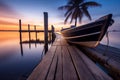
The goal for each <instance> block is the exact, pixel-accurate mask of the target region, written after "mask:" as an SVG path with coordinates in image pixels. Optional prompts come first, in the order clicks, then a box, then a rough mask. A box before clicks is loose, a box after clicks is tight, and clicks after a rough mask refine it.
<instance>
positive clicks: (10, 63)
mask: <svg viewBox="0 0 120 80" xmlns="http://www.w3.org/2000/svg"><path fill="white" fill-rule="evenodd" d="M39 34H40V33H39ZM0 35H4V36H0V80H21V79H26V78H27V77H28V76H29V75H30V73H31V72H32V70H33V69H34V68H35V67H36V66H37V64H39V63H40V61H41V59H42V57H43V56H44V53H43V50H44V44H43V43H41V44H36V45H35V44H31V47H29V46H30V45H29V44H21V45H20V40H19V33H17V32H0ZM22 35H24V36H23V37H24V39H23V40H27V39H28V37H27V36H26V37H25V35H27V34H22ZM32 39H34V37H32ZM38 39H40V40H42V39H43V35H41V36H39V37H38ZM21 46H22V47H21ZM49 47H50V45H49ZM21 50H22V51H21Z"/></svg>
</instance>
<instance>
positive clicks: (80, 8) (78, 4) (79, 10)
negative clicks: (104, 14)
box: [58, 0, 101, 26]
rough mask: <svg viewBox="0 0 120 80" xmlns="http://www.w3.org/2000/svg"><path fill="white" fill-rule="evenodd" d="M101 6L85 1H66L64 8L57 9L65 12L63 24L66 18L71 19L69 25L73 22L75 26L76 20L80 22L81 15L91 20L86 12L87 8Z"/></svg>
mask: <svg viewBox="0 0 120 80" xmlns="http://www.w3.org/2000/svg"><path fill="white" fill-rule="evenodd" d="M97 6H101V4H99V3H97V2H94V1H86V0H68V3H67V4H66V5H64V6H61V7H59V8H58V9H59V10H66V13H65V14H64V16H65V17H66V19H65V21H64V23H65V24H66V23H67V20H68V18H71V20H70V23H72V22H73V20H75V26H76V25H77V20H78V19H79V22H81V20H82V18H83V15H85V16H87V17H88V19H89V20H91V16H90V14H89V12H88V8H89V7H97Z"/></svg>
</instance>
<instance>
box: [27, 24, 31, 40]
mask: <svg viewBox="0 0 120 80" xmlns="http://www.w3.org/2000/svg"><path fill="white" fill-rule="evenodd" d="M28 32H29V41H30V40H31V35H30V25H29V24H28Z"/></svg>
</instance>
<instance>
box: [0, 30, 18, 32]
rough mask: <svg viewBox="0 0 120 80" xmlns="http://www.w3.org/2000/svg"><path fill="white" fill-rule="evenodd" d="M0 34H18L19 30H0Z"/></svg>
mask: <svg viewBox="0 0 120 80" xmlns="http://www.w3.org/2000/svg"><path fill="white" fill-rule="evenodd" d="M0 32H19V30H0Z"/></svg>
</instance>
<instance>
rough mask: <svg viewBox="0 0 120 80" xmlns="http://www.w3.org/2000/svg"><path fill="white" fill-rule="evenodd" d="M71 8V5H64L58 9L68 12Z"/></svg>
mask: <svg viewBox="0 0 120 80" xmlns="http://www.w3.org/2000/svg"><path fill="white" fill-rule="evenodd" d="M70 7H71V6H69V5H64V6H60V7H58V10H68V9H69V8H70Z"/></svg>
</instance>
